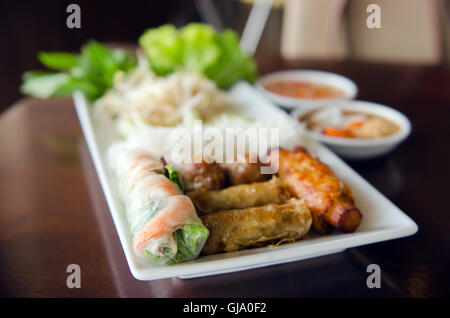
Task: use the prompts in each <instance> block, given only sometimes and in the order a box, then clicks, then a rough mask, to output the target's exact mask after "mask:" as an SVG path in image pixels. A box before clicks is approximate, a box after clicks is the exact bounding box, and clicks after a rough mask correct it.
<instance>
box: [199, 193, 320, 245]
mask: <svg viewBox="0 0 450 318" xmlns="http://www.w3.org/2000/svg"><path fill="white" fill-rule="evenodd" d="M201 219H202V221H203V224H205V226H206V227H207V228H208V230H209V233H210V234H209V237H208V240H207V241H206V243H205V245H204V247H203V250H202V253H204V254H215V253H221V252H232V251H238V250H242V249H246V248H249V247H258V246H263V245H266V244H268V243H276V242H280V241H284V240H292V241H294V240H298V239H300V238H302V237H304V236H305V235H306V233H308V231H309V229H310V227H311V223H312V218H311V213H310V212H309V209H308V208H307V206H306V205H305V204H304V203H303V202H302V201H301V200H299V199H294V198H293V199H290V200H289V201H288V202H286V203H285V204H273V203H271V204H267V205H264V206H260V207H253V208H247V209H236V210H226V211H220V212H217V213H213V214H208V215H205V216H202V217H201Z"/></svg>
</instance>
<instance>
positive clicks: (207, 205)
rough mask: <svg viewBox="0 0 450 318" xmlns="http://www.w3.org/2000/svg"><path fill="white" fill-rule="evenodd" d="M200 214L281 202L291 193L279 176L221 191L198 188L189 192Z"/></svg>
mask: <svg viewBox="0 0 450 318" xmlns="http://www.w3.org/2000/svg"><path fill="white" fill-rule="evenodd" d="M187 195H188V196H189V197H190V198H191V200H192V202H193V203H194V205H195V207H196V208H197V212H198V213H199V215H205V214H210V213H214V212H218V211H222V210H232V209H244V208H249V207H256V206H261V205H265V204H269V203H277V204H281V203H284V202H286V200H287V199H289V197H290V194H289V192H288V191H287V190H285V189H284V188H283V185H282V183H281V181H280V179H278V178H277V177H273V178H272V179H271V180H270V181H266V182H257V183H252V184H243V185H237V186H234V187H229V188H226V189H223V190H219V191H205V190H197V191H193V192H189V193H188V194H187Z"/></svg>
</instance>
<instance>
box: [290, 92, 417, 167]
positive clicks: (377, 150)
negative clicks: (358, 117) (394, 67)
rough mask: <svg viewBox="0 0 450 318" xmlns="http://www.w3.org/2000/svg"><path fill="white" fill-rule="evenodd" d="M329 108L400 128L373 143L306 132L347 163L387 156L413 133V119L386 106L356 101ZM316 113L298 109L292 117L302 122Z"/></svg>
mask: <svg viewBox="0 0 450 318" xmlns="http://www.w3.org/2000/svg"><path fill="white" fill-rule="evenodd" d="M329 106H330V107H338V108H340V109H342V110H344V111H352V112H361V113H365V114H372V115H376V116H379V117H383V118H386V119H388V120H390V121H391V122H393V123H395V124H397V125H398V126H399V130H398V131H397V132H396V133H395V134H392V135H389V136H386V137H381V138H373V139H362V138H344V137H331V136H327V135H324V134H322V133H321V132H317V131H312V130H308V129H307V130H306V132H307V133H308V134H309V135H311V136H312V137H313V138H315V139H316V140H318V141H320V142H322V143H323V144H325V145H326V146H328V147H329V148H331V149H332V150H333V151H334V152H336V153H337V154H338V155H340V156H341V157H343V158H346V159H352V160H363V159H371V158H375V157H379V156H382V155H385V154H387V153H388V152H390V151H392V150H393V149H394V148H395V147H397V146H398V145H399V144H400V143H401V142H402V141H404V140H405V139H406V138H407V137H408V136H409V134H410V133H411V123H410V121H409V119H408V118H407V117H406V116H405V115H403V114H402V113H400V112H399V111H397V110H395V109H393V108H390V107H387V106H384V105H380V104H376V103H371V102H364V101H358V100H355V101H345V102H340V103H334V104H330V105H329ZM324 107H326V106H324ZM312 111H314V110H305V109H297V110H295V111H293V112H292V113H291V116H293V117H294V118H296V119H297V120H298V118H301V117H303V116H305V115H307V114H308V113H309V112H312Z"/></svg>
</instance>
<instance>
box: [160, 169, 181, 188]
mask: <svg viewBox="0 0 450 318" xmlns="http://www.w3.org/2000/svg"><path fill="white" fill-rule="evenodd" d="M165 168H166V170H167V173H168V174H169V180H170V181H172V182H173V183H175V184H176V185H178V187H179V188H180V190H181V191H184V188H183V184H182V182H181V177H180V174H179V173H178V172H177V171H175V169H174V168H173V167H172V166H169V165H166V166H165Z"/></svg>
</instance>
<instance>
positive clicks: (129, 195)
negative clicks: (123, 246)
mask: <svg viewBox="0 0 450 318" xmlns="http://www.w3.org/2000/svg"><path fill="white" fill-rule="evenodd" d="M113 161H114V162H115V168H116V172H117V175H118V178H119V181H120V183H119V184H120V191H121V195H122V198H123V201H124V204H125V209H126V215H127V220H128V222H129V224H130V227H131V232H132V234H133V249H134V251H135V253H136V254H137V255H139V256H141V257H145V258H147V259H150V260H151V261H153V262H154V263H157V264H167V263H178V262H183V261H188V260H192V259H194V258H196V257H197V256H198V254H199V253H200V251H201V249H202V247H203V244H204V243H205V241H206V239H207V237H208V229H207V228H206V227H205V226H204V225H203V224H202V222H201V220H200V219H199V217H198V216H197V214H196V211H195V208H194V205H193V204H192V202H191V200H190V199H189V197H187V196H185V195H183V193H182V191H181V189H180V188H179V186H178V185H177V183H175V182H176V181H177V180H173V181H174V182H173V181H171V180H169V179H168V178H167V177H165V176H164V175H162V174H160V173H161V172H163V171H164V167H163V165H162V163H161V161H160V160H158V159H157V158H154V157H153V156H152V155H150V154H149V153H147V152H145V151H141V150H133V151H123V152H121V153H117V152H116V153H115V159H114V160H113ZM174 175H175V176H176V174H174Z"/></svg>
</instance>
